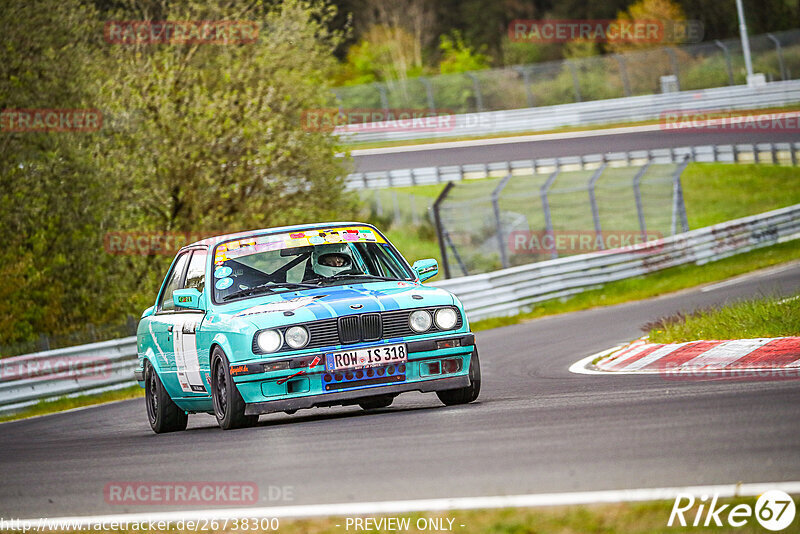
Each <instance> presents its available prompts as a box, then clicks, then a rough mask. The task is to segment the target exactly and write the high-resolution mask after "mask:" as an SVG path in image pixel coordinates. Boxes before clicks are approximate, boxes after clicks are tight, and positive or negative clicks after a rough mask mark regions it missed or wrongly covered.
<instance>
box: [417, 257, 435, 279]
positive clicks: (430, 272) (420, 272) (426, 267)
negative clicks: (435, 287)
mask: <svg viewBox="0 0 800 534" xmlns="http://www.w3.org/2000/svg"><path fill="white" fill-rule="evenodd" d="M411 268H412V269H414V272H415V273H416V274H417V277H418V278H419V281H420V282H424V281H425V280H430V279H431V278H433V277H434V276H436V275H437V274H439V262H438V261H436V260H433V259H428V260H417V261H415V262H414V265H412V266H411Z"/></svg>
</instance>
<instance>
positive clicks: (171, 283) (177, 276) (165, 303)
mask: <svg viewBox="0 0 800 534" xmlns="http://www.w3.org/2000/svg"><path fill="white" fill-rule="evenodd" d="M189 254H191V253H190V252H184V253H183V254H181V255H180V257H178V260H177V261H176V262H175V267H174V268H173V269H172V272H171V273H170V274H169V278H168V279H167V283H166V285H165V286H164V293H163V294H162V295H161V300H160V301H159V302H158V310H159V311H160V310H174V309H175V304H174V303H173V302H172V292H173V291H175V290H176V289H180V283H181V278H183V271H184V270H185V268H186V260H188V259H189Z"/></svg>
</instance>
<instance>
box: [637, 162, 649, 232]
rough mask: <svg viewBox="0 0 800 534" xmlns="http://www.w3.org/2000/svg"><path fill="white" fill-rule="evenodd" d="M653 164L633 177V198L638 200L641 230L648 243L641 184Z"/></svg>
mask: <svg viewBox="0 0 800 534" xmlns="http://www.w3.org/2000/svg"><path fill="white" fill-rule="evenodd" d="M651 163H652V162H650V161H648V162H647V163H645V164H644V165H642V168H641V169H639V171H638V172H637V173H636V176H634V177H633V196H634V198H635V199H636V215H637V216H638V217H639V228H640V229H641V230H642V242H646V241H647V225H646V224H645V220H644V206H643V205H642V191H641V183H642V178H643V177H644V175H645V173H646V172H647V169H648V168H649V167H650V164H651Z"/></svg>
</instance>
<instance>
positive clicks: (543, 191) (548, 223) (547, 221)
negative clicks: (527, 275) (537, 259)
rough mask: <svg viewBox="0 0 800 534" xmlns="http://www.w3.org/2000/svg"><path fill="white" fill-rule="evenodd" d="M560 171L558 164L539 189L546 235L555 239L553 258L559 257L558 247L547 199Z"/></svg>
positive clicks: (552, 239)
mask: <svg viewBox="0 0 800 534" xmlns="http://www.w3.org/2000/svg"><path fill="white" fill-rule="evenodd" d="M560 172H561V169H559V168H558V165H556V170H554V171H553V172H552V173H551V174H550V176H548V177H547V180H546V181H545V182H544V184H542V187H541V188H540V189H539V194H540V196H541V197H542V210H543V211H544V229H545V235H546V236H547V235H549V236H550V237H551V241H553V251H552V252H551V253H550V256H551V257H553V258H557V257H558V248H557V247H556V246H555V235H554V234H555V232H554V231H553V219H552V217H551V216H550V201H549V200H548V199H547V192H548V191H550V187H551V186H552V185H553V182H555V181H556V178H557V177H558V174H559V173H560Z"/></svg>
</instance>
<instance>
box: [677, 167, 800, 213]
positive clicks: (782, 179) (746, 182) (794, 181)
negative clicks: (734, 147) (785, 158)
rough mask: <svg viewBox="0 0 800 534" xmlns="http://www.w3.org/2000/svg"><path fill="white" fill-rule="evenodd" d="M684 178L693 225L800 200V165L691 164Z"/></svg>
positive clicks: (687, 207) (686, 200)
mask: <svg viewBox="0 0 800 534" xmlns="http://www.w3.org/2000/svg"><path fill="white" fill-rule="evenodd" d="M681 180H682V183H683V191H684V199H685V202H686V213H687V215H688V218H689V227H690V228H702V227H704V226H710V225H712V224H717V223H720V222H724V221H729V220H731V219H738V218H739V217H745V216H747V215H755V214H757V213H763V212H765V211H770V210H774V209H777V208H781V207H784V206H791V205H793V204H798V203H800V167H781V166H775V165H758V164H738V165H734V164H730V163H692V164H690V165H689V166H688V167H687V168H686V171H685V172H684V173H683V175H682V177H681Z"/></svg>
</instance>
